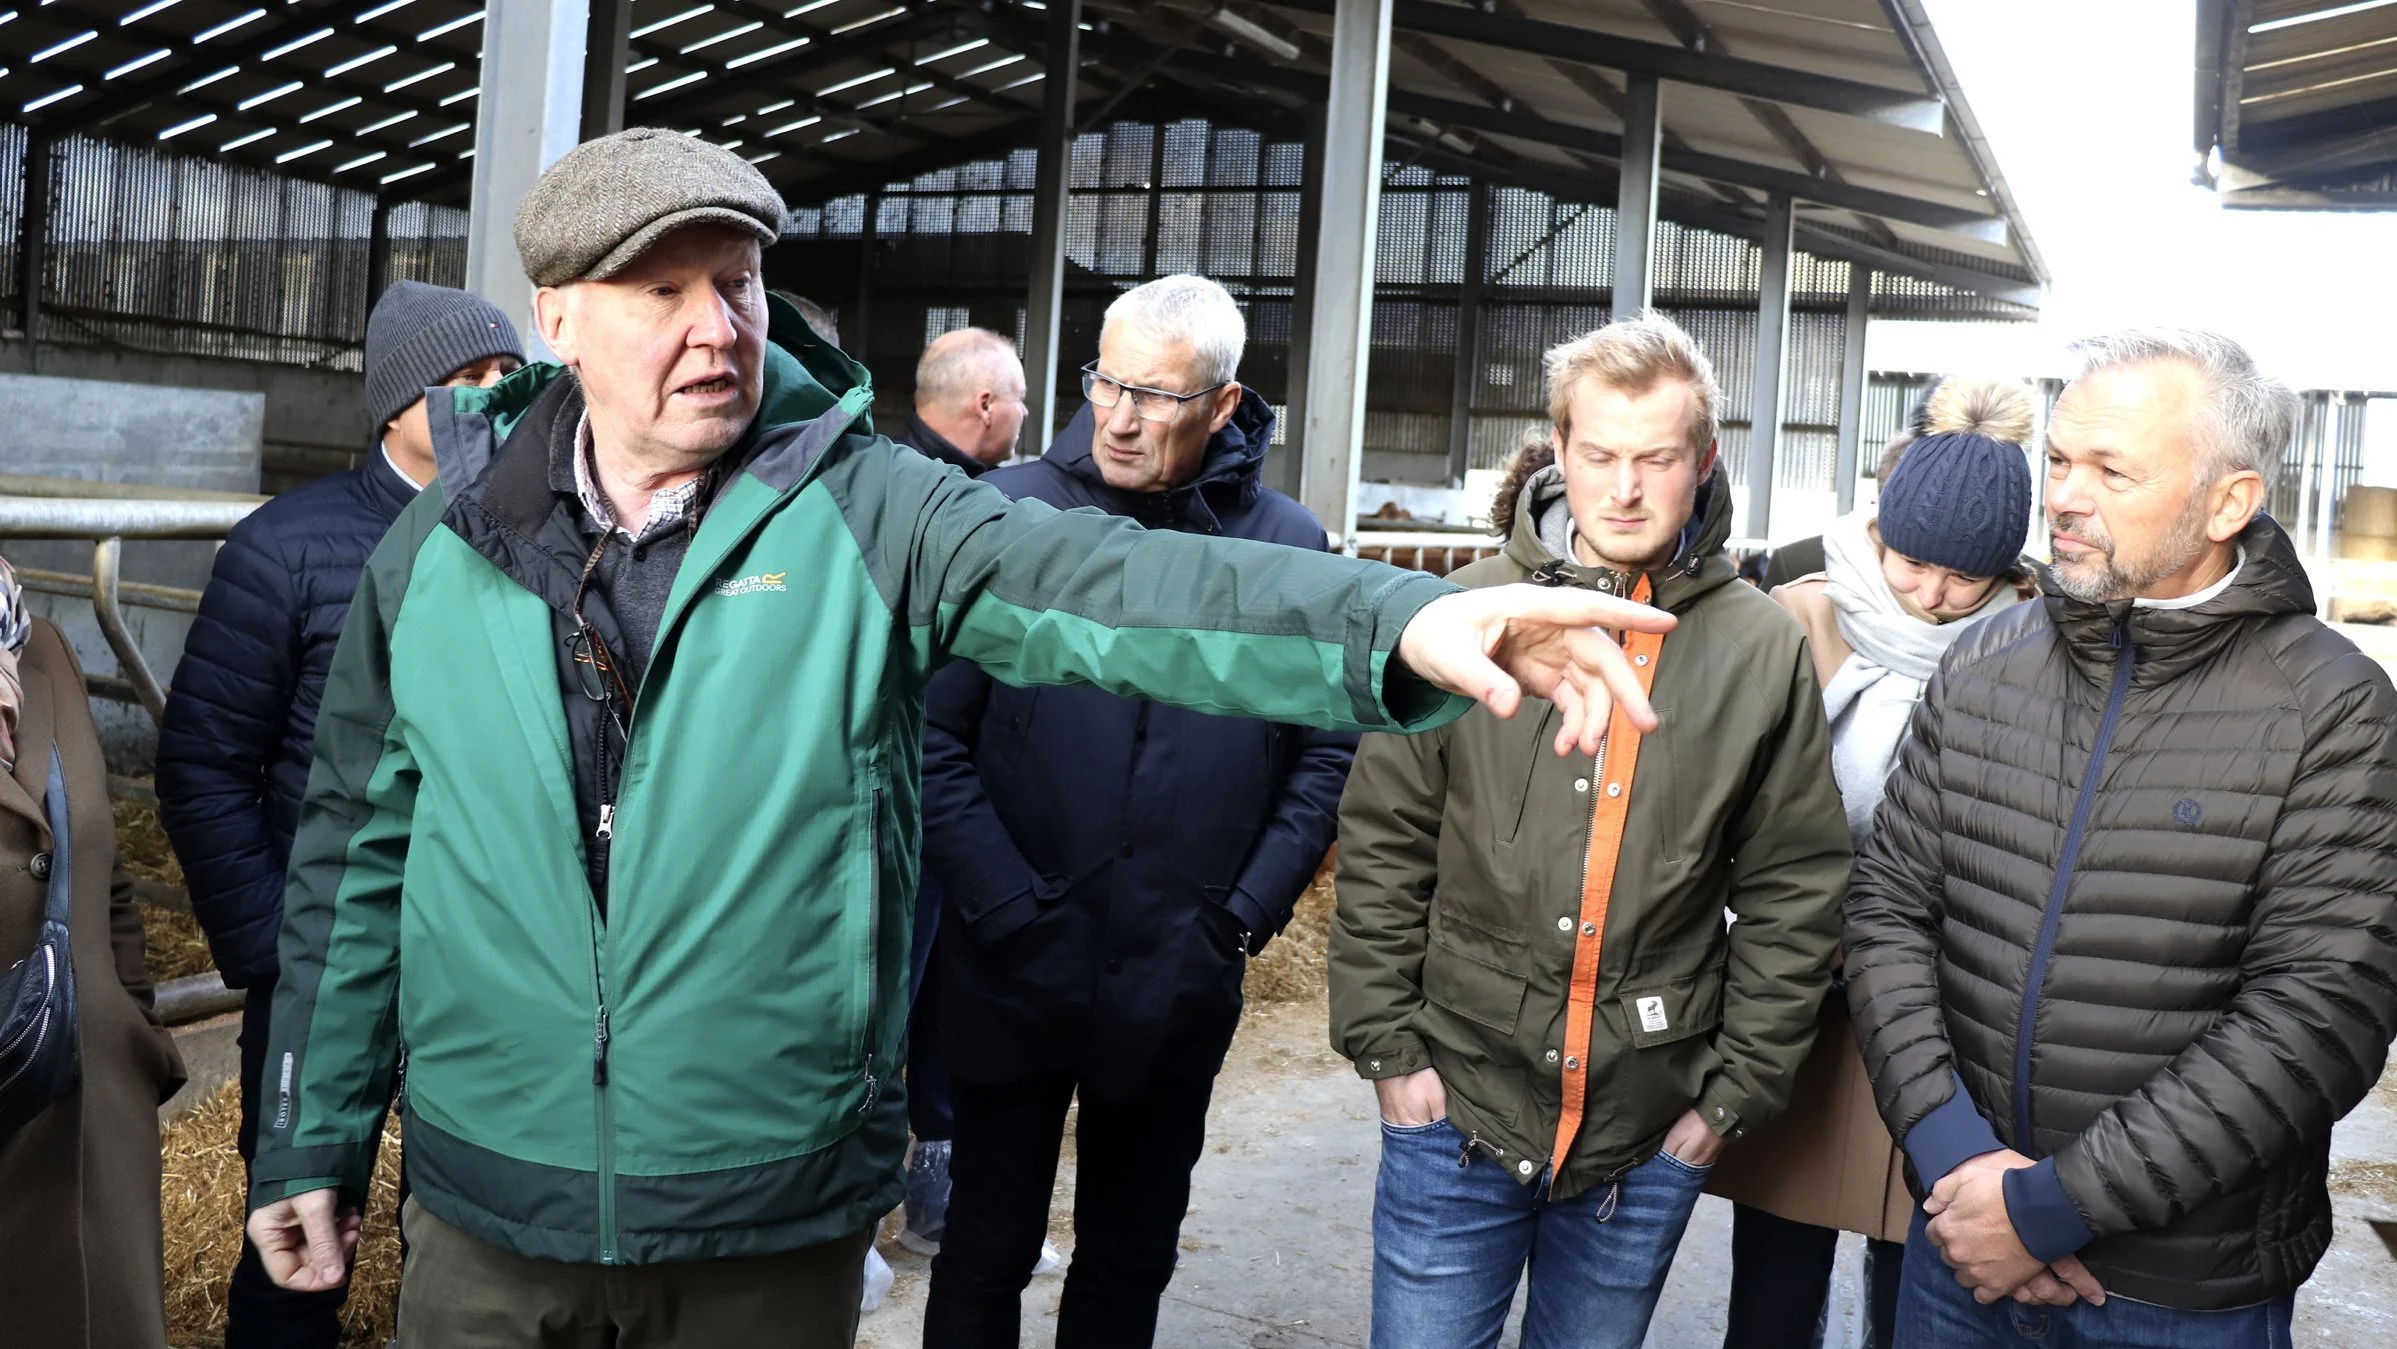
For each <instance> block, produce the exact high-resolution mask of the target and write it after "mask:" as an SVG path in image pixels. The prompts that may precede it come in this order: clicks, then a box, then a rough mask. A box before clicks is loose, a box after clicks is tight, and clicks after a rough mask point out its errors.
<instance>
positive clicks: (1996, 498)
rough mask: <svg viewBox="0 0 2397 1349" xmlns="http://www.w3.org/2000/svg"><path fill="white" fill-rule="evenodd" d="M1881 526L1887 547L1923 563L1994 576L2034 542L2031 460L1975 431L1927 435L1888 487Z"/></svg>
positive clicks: (2017, 448) (1900, 463)
mask: <svg viewBox="0 0 2397 1349" xmlns="http://www.w3.org/2000/svg"><path fill="white" fill-rule="evenodd" d="M1878 524H1879V526H1880V530H1881V542H1882V543H1883V544H1884V545H1885V546H1887V547H1890V548H1893V549H1896V550H1897V551H1898V552H1900V553H1902V554H1904V555H1905V556H1907V557H1910V558H1913V559H1914V560H1915V561H1917V562H1928V563H1930V564H1931V565H1933V566H1935V567H1946V568H1948V569H1949V570H1951V571H1956V572H1961V573H1962V574H1964V575H1966V576H1995V575H1997V574H1998V573H2000V572H2002V571H2004V570H2006V569H2007V568H2008V567H2011V566H2013V565H2014V564H2015V563H2016V562H2017V561H2019V560H2020V559H2021V557H2022V546H2023V543H2024V541H2025V540H2026V539H2028V538H2029V537H2030V533H2031V465H2030V461H2029V460H2028V459H2026V458H2025V457H2024V456H2023V451H2022V447H2021V446H2020V445H2013V444H2009V443H2007V442H2006V441H2003V440H1998V439H1995V438H1994V437H1990V436H1983V435H1975V434H1974V433H1972V432H1970V431H1950V432H1943V433H1941V434H1939V435H1932V436H1924V437H1923V438H1922V439H1920V440H1917V441H1916V442H1914V444H1913V446H1912V447H1910V448H1909V449H1908V450H1907V451H1906V457H1905V458H1903V459H1900V460H1899V461H1898V466H1897V468H1896V469H1895V470H1894V471H1893V472H1891V474H1890V475H1889V481H1888V482H1886V483H1884V484H1882V486H1881V505H1880V508H1879V518H1878Z"/></svg>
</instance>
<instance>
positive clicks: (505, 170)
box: [466, 0, 591, 357]
mask: <svg viewBox="0 0 2397 1349" xmlns="http://www.w3.org/2000/svg"><path fill="white" fill-rule="evenodd" d="M590 18H591V11H590V3H589V0H493V3H492V4H491V5H490V6H489V8H488V9H487V10H486V11H485V12H484V18H483V82H482V93H481V95H480V96H479V97H478V98H477V99H476V100H475V119H474V175H473V181H474V187H473V195H472V197H471V198H470V199H469V200H470V202H471V209H470V214H469V217H468V221H467V226H466V289H468V290H470V291H473V292H474V293H475V294H477V295H480V296H482V297H483V298H484V299H486V300H489V301H490V302H491V303H492V304H494V305H497V306H499V308H500V309H501V310H502V311H503V312H505V313H506V314H507V316H508V317H509V319H511V320H513V321H514V322H515V324H516V331H517V332H519V333H521V334H523V336H524V342H525V348H526V350H527V352H528V353H529V354H531V355H533V356H535V357H546V356H548V355H549V348H548V346H547V345H546V344H545V343H543V342H542V340H541V330H540V328H539V327H538V325H536V324H535V323H534V322H533V295H532V286H531V283H530V282H528V281H527V280H526V279H525V275H524V267H523V264H522V263H520V262H519V261H518V260H517V256H516V236H515V229H516V208H517V207H519V206H521V205H523V204H524V198H525V194H526V193H528V192H530V191H532V188H533V180H534V179H537V178H539V177H540V176H541V171H542V170H543V169H546V168H548V167H549V166H550V165H551V164H552V163H555V162H556V161H557V159H558V157H559V156H560V155H563V154H565V153H566V152H567V151H568V150H571V149H573V148H574V146H575V143H576V141H578V140H579V139H581V135H582V126H583V40H584V34H585V29H586V28H587V27H588V26H589V23H590Z"/></svg>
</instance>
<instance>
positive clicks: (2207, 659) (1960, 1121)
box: [1847, 331, 2397, 1349]
mask: <svg viewBox="0 0 2397 1349" xmlns="http://www.w3.org/2000/svg"><path fill="white" fill-rule="evenodd" d="M2077 350H2078V352H2079V354H2080V355H2081V356H2082V358H2083V360H2084V365H2085V368H2084V369H2083V371H2082V373H2081V375H2080V377H2079V378H2077V379H2075V380H2074V381H2073V382H2072V384H2071V385H2070V386H2068V387H2067V388H2066V389H2065V391H2064V396H2063V397H2062V398H2061V399H2059V400H2058V401H2057V404H2056V411H2055V415H2054V416H2053V417H2052V418H2051V419H2050V420H2049V426H2048V444H2047V484H2048V485H2047V495H2046V510H2047V524H2048V533H2049V538H2050V543H2051V544H2052V547H2053V552H2054V556H2055V561H2054V562H2053V563H2052V564H2051V565H2050V566H2049V568H2048V569H2047V573H2046V576H2045V578H2044V587H2043V588H2044V589H2046V591H2047V592H2048V596H2047V599H2046V601H2045V602H2044V603H2041V604H2025V605H2021V606H2018V607H2017V608H2016V609H2015V610H2013V611H2012V612H2010V613H2007V614H2004V615H2001V616H1999V617H1997V618H1993V619H1990V620H1989V621H1987V622H1985V623H1982V624H1981V625H1979V626H1978V627H1976V628H1975V629H1974V630H1973V631H1972V632H1970V633H1968V634H1966V635H1965V636H1964V637H1962V638H1961V639H1959V640H1958V641H1957V642H1956V644H1955V645H1954V646H1952V647H1950V648H1949V649H1948V654H1947V657H1946V659H1945V660H1944V661H1943V662H1942V663H1941V665H1940V669H1939V673H1938V674H1937V676H1936V677H1934V678H1933V679H1932V681H1931V684H1930V687H1929V689H1928V691H1927V692H1926V693H1925V695H1924V698H1923V701H1922V704H1921V706H1920V708H1919V709H1918V710H1917V711H1916V713H1915V716H1914V721H1913V729H1912V731H1911V732H1910V734H1909V737H1908V740H1907V743H1906V745H1905V747H1904V749H1903V753H1902V757H1901V759H1900V761H1899V765H1898V768H1897V770H1896V771H1895V772H1894V773H1893V774H1892V775H1891V778H1890V783H1889V794H1888V796H1887V798H1886V800H1885V801H1884V803H1883V805H1882V807H1881V812H1880V815H1879V817H1878V824H1877V827H1876V829H1875V832H1874V834H1873V837H1872V839H1871V842H1870V844H1869V845H1868V846H1867V847H1866V849H1865V850H1864V853H1863V854H1862V856H1860V857H1859V858H1858V860H1857V868H1856V876H1855V881H1854V884H1853V887H1852V889H1851V890H1850V892H1849V898H1848V910H1847V978H1848V1002H1849V1006H1850V1008H1851V1009H1852V1011H1853V1012H1854V1014H1855V1018H1856V1034H1857V1039H1858V1041H1859V1042H1860V1043H1861V1045H1862V1047H1863V1050H1864V1061H1865V1067H1866V1068H1867V1070H1868V1071H1870V1072H1871V1074H1872V1078H1873V1087H1874V1091H1875V1094H1876V1095H1877V1096H1878V1098H1879V1102H1880V1107H1881V1117H1882V1119H1883V1120H1884V1121H1885V1122H1886V1123H1887V1124H1888V1125H1889V1128H1890V1132H1891V1133H1892V1134H1894V1135H1895V1136H1896V1137H1897V1138H1898V1139H1899V1140H1900V1141H1901V1142H1902V1143H1903V1144H1904V1146H1905V1149H1906V1152H1907V1155H1908V1157H1909V1159H1910V1160H1911V1161H1912V1162H1913V1165H1914V1171H1915V1174H1916V1176H1917V1178H1918V1179H1919V1181H1920V1183H1921V1185H1922V1186H1923V1187H1924V1188H1925V1189H1926V1190H1927V1191H1928V1195H1927V1198H1926V1202H1925V1204H1924V1210H1923V1214H1922V1216H1919V1217H1917V1219H1916V1220H1915V1226H1914V1233H1913V1238H1912V1241H1911V1243H1910V1247H1911V1248H1910V1249H1909V1251H1908V1252H1907V1256H1906V1272H1905V1284H1904V1289H1903V1291H1902V1292H1901V1293H1900V1296H1899V1302H1898V1325H1897V1340H1898V1343H1899V1344H1900V1345H1908V1344H1914V1345H1926V1346H1927V1345H1939V1346H1942V1349H1945V1347H1946V1346H1951V1345H1952V1346H1975V1345H1999V1344H2006V1345H2016V1344H2022V1343H2026V1342H2029V1341H2034V1340H2046V1341H2047V1342H2052V1343H2064V1344H2081V1345H2089V1346H2131V1345H2153V1344H2171V1345H2176V1346H2183V1347H2184V1349H2213V1347H2214V1346H2224V1347H2225V1349H2228V1346H2234V1345H2238V1346H2245V1345H2258V1344H2267V1343H2270V1344H2286V1343H2288V1342H2289V1326H2290V1319H2291V1312H2292V1304H2293V1302H2294V1298H2295V1293H2296V1289H2297V1286H2298V1285H2299V1284H2301V1283H2303V1282H2304V1281H2305V1279H2306V1277H2307V1276H2308V1275H2309V1274H2311V1273H2312V1272H2313V1268H2314V1264H2315V1262H2316V1261H2318V1260H2320V1259H2321V1258H2322V1253H2323V1251H2324V1250H2325V1249H2326V1248H2327V1247H2328V1246H2329V1244H2330V1227H2331V1209H2330V1196H2329V1195H2328V1193H2327V1192H2326V1191H2325V1189H2324V1170H2325V1167H2326V1166H2327V1164H2328V1153H2329V1148H2330V1131H2331V1124H2332V1123H2333V1122H2334V1121H2336V1120H2337V1119H2338V1118H2339V1117H2340V1116H2342V1115H2344V1114H2346V1113H2347V1112H2348V1111H2349V1110H2351V1109H2353V1108H2354V1107H2355V1104H2356V1102H2358V1101H2359V1100H2361V1099H2362V1098H2363V1095H2364V1093H2365V1092H2367V1091H2369V1090H2371V1088H2372V1084H2373V1083H2374V1082H2375V1081H2377V1080H2378V1079H2379V1077H2380V1074H2381V1068H2382V1065H2383V1063H2384V1062H2385V1061H2386V1058H2387V1051H2388V1045H2389V1037H2390V1035H2391V1033H2392V1031H2397V982H2392V980H2391V976H2390V971H2391V970H2393V969H2397V893H2392V890H2391V887H2390V884H2389V878H2390V874H2391V873H2390V858H2391V857H2392V856H2397V811H2392V810H2391V808H2390V803H2391V802H2397V693H2393V692H2392V691H2391V688H2390V684H2389V677H2388V675H2387V674H2386V673H2385V672H2384V671H2382V670H2381V668H2380V667H2379V666H2378V665H2376V664H2374V663H2373V662H2372V661H2371V660H2370V659H2368V658H2366V657H2365V656H2364V655H2363V654H2362V653H2360V652H2358V651H2357V650H2356V648H2355V646H2354V644H2353V643H2351V642H2349V641H2348V640H2347V639H2346V638H2344V637H2341V636H2340V635H2339V634H2338V633H2336V632H2334V631H2332V630H2331V629H2330V628H2329V627H2327V626H2325V625H2324V624H2322V623H2320V622H2318V621H2317V620H2316V619H2315V617H2314V593H2313V589H2312V586H2311V585H2310V584H2309V582H2308V581H2307V578H2306V572H2305V568H2304V566H2303V565H2302V564H2301V563H2300V562H2299V560H2298V556H2297V551H2296V549H2295V548H2294V547H2292V546H2291V545H2290V542H2289V537H2288V535H2287V534H2285V533H2283V532H2282V530H2281V528H2280V526H2279V525H2277V524H2275V523H2273V521H2272V519H2271V517H2270V516H2267V515H2264V514H2262V513H2261V507H2262V506H2263V503H2264V496H2265V491H2266V483H2267V481H2268V479H2269V475H2272V474H2274V473H2276V472H2277V471H2278V468H2279V463H2280V456H2281V452H2282V450H2283V448H2284V447H2285V446H2286V445H2287V444H2288V441H2289V433H2290V424H2291V414H2292V413H2293V412H2294V410H2295V405H2296V400H2295V398H2294V397H2292V396H2291V395H2290V393H2289V391H2288V389H2287V388H2286V387H2285V386H2283V385H2282V384H2280V383H2279V382H2278V381H2276V380H2273V379H2271V378H2269V377H2267V376H2264V375H2262V374H2260V373H2259V372H2258V371H2257V369H2256V366H2255V363H2254V362H2253V361H2252V360H2251V359H2249V357H2248V354H2247V352H2246V351H2244V350H2242V349H2241V348H2240V346H2239V345H2238V344H2237V343H2236V342H2233V341H2231V340H2230V339H2228V338H2225V337H2221V336H2218V335H2216V334H2212V333H2201V332H2173V331H2158V332H2126V333H2116V334H2111V335H2108V336H2105V337H2100V338H2096V339H2092V340H2090V341H2088V342H2084V343H2080V344H2078V345H2077ZM2009 1299H2011V1301H2009ZM2016 1304H2030V1305H2027V1306H2024V1305H2016Z"/></svg>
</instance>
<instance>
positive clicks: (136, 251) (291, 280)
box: [4, 127, 466, 370]
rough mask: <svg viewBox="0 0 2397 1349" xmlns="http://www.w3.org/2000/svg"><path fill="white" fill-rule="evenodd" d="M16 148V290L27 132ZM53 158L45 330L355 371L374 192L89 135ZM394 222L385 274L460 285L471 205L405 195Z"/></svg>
mask: <svg viewBox="0 0 2397 1349" xmlns="http://www.w3.org/2000/svg"><path fill="white" fill-rule="evenodd" d="M6 143H7V146H8V148H9V150H10V152H11V154H12V157H13V158H14V159H15V160H16V161H17V164H12V165H10V166H9V171H8V172H7V173H6V174H5V178H4V181H5V182H6V183H7V185H8V186H7V189H6V192H7V196H6V202H7V206H8V211H7V214H8V217H9V228H8V230H7V232H6V235H7V238H8V240H9V244H10V248H9V251H10V253H11V254H12V256H11V257H10V259H9V261H10V265H9V266H8V267H7V269H6V272H7V275H8V277H9V279H10V285H9V290H10V291H12V292H13V291H14V290H15V285H14V280H15V273H16V267H15V265H14V262H15V259H14V257H13V253H14V244H15V239H16V228H15V225H16V218H17V217H18V216H20V215H21V213H22V211H21V205H20V203H19V202H18V200H17V198H18V196H19V195H20V194H21V190H22V186H21V184H22V180H21V176H20V172H19V171H18V164H21V161H22V157H23V146H24V132H23V129H22V128H18V127H10V128H8V136H7V142H6ZM53 155H54V158H53V161H52V167H51V210H50V218H49V224H48V230H47V242H46V244H45V248H44V253H43V270H42V305H41V311H42V321H41V332H40V334H39V336H40V337H41V338H43V339H44V340H48V341H58V342H105V343H109V344H112V345H117V346H125V347H132V348H136V349H142V350H151V351H164V352H177V353H184V354H192V355H209V356H232V357H242V358H247V359H253V360H270V361H285V362H292V363H297V364H306V365H317V366H324V367H330V368H336V369H349V370H354V369H357V368H358V360H359V347H360V345H361V343H362V342H363V341H364V338H365V330H366V314H367V310H368V309H369V307H370V305H371V297H370V296H369V295H368V294H367V286H368V276H367V270H368V267H369V258H368V252H369V237H370V235H371V233H372V231H373V222H374V198H373V197H372V195H371V194H369V193H366V192H362V191H355V190H348V189H342V188H335V187H330V186H327V185H325V184H321V183H315V182H309V181H303V180H300V179H293V178H284V177H279V176H277V175H274V174H269V173H264V172H260V171H258V170H254V169H247V168H241V167H238V166H233V165H228V164H225V163H222V162H219V161H215V160H208V159H200V158H193V157H189V156H183V155H174V154H167V153H163V152H161V151H158V150H156V149H152V148H146V147H131V146H124V145H119V144H116V143H114V142H110V141H101V140H93V139H89V138H85V137H79V136H78V137H69V138H66V139H64V140H61V141H60V142H58V143H57V145H56V146H55V148H54V150H53ZM389 226H390V228H389V238H390V245H391V247H390V255H389V256H390V264H389V265H390V272H389V274H390V276H391V277H393V278H402V277H406V278H414V279H419V280H426V281H434V282H439V283H441V284H446V285H456V284H458V283H459V282H460V281H461V280H462V279H463V277H464V273H465V242H466V239H465V236H466V213H465V212H463V211H459V210H456V209H454V208H447V207H438V206H426V205H422V204H417V203H410V204H406V205H402V206H397V207H395V208H394V209H393V210H392V212H391V215H390V220H389Z"/></svg>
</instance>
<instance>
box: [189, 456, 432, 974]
mask: <svg viewBox="0 0 2397 1349" xmlns="http://www.w3.org/2000/svg"><path fill="white" fill-rule="evenodd" d="M415 497H416V491H415V489H414V488H412V487H410V486H409V485H408V483H407V482H406V480H405V479H403V478H401V477H400V476H399V474H398V473H397V472H396V471H394V470H393V469H392V467H391V465H390V464H389V463H388V462H386V461H385V460H384V458H383V456H382V455H381V454H373V455H370V456H368V458H367V463H366V466H365V467H363V468H359V469H354V470H352V471H350V472H348V473H337V474H334V475H333V476H331V477H328V478H320V479H318V480H316V481H315V482H312V483H309V484H307V485H306V486H303V487H298V488H294V489H293V490H291V491H289V492H285V493H283V494H282V495H281V496H278V497H276V498H275V499H274V500H272V501H270V502H268V503H266V504H265V505H264V506H261V507H259V508H258V510H257V511H256V512H254V513H253V514H252V515H251V516H250V517H249V518H248V519H247V520H244V521H242V522H241V524H240V525H239V526H238V527H236V528H235V529H234V531H233V533H232V534H231V535H230V536H229V537H227V538H226V540H225V546H224V547H223V548H222V549H221V550H219V551H218V553H217V555H216V569H215V571H214V573H213V574H211V575H210V577H209V578H208V589H207V591H206V593H205V594H203V595H202V596H201V598H200V616H199V618H198V619H197V620H195V621H194V622H193V623H192V627H191V636H190V637H189V638H188V639H187V640H186V641H185V643H184V647H183V663H182V664H181V665H180V666H178V667H176V670H175V681H174V686H173V690H172V692H171V693H169V695H168V697H167V702H166V720H165V722H164V723H163V724H162V725H161V726H160V727H159V731H158V815H159V819H160V822H161V823H163V824H164V825H165V826H166V832H167V838H168V839H169V840H170V841H171V842H173V844H174V845H175V855H176V857H177V858H179V859H181V861H182V863H183V875H184V879H185V881H186V883H187V884H188V885H189V886H190V888H191V902H192V909H193V911H194V912H195V913H196V914H198V916H199V920H200V926H201V928H202V929H203V930H205V931H206V932H207V934H208V947H209V950H210V952H211V953H213V954H214V955H215V957H216V967H217V969H218V970H219V971H220V972H222V973H223V975H224V976H225V982H226V983H228V984H230V985H232V986H233V987H235V988H242V987H246V986H248V985H250V984H253V983H259V982H263V981H267V980H271V979H273V978H274V975H275V939H276V936H277V934H278V933H279V932H280V930H281V928H282V924H283V869H284V865H285V863H287V862H288V861H289V860H290V857H291V836H292V833H293V831H294V830H295V829H296V828H297V827H298V825H299V816H300V796H301V794H302V793H303V792H304V791H305V790H306V788H307V786H308V765H309V763H310V762H311V761H312V760H313V759H314V757H315V744H316V708H317V704H318V702H319V701H320V700H321V699H322V698H323V696H324V688H325V672H326V670H327V669H329V668H330V667H331V666H332V663H333V644H334V642H335V641H336V640H338V639H339V638H340V636H341V623H342V620H343V619H344V618H345V617H347V616H348V614H349V609H350V596H351V595H352V594H353V593H355V592H356V590H357V588H358V572H359V569H360V568H362V567H364V566H365V565H366V559H367V555H368V554H370V553H372V552H374V548H375V545H376V544H377V543H379V542H381V541H382V538H383V533H384V531H385V530H387V529H389V528H390V527H391V522H392V521H393V520H396V519H398V518H399V513H400V511H401V510H402V509H404V508H405V507H406V506H407V504H408V503H409V502H410V501H412V500H414V499H415Z"/></svg>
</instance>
